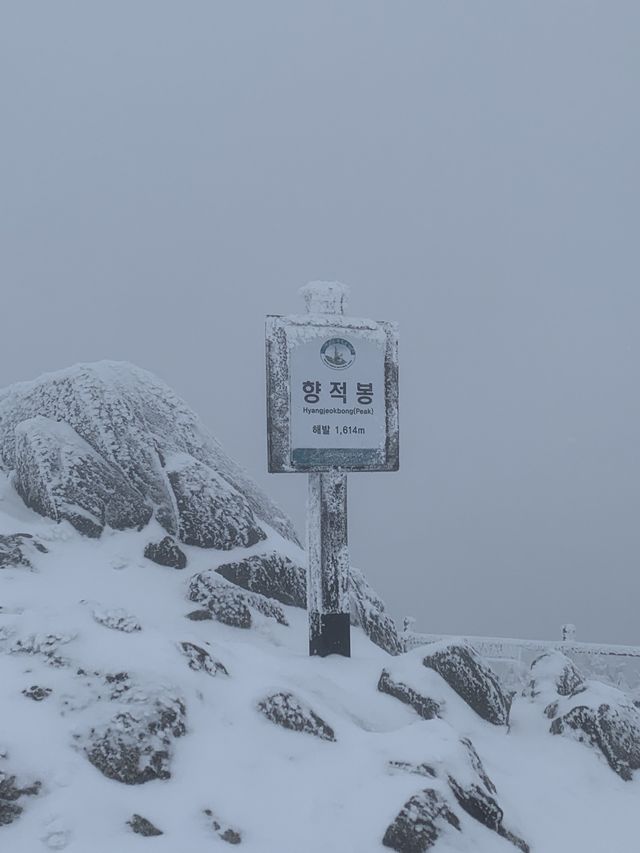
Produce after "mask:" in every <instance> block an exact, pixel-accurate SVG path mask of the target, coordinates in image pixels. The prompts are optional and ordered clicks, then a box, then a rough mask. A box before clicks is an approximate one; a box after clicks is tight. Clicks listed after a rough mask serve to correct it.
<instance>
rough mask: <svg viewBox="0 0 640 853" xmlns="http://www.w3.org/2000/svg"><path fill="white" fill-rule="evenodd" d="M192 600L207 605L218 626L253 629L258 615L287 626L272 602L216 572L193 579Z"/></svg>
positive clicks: (206, 572)
mask: <svg viewBox="0 0 640 853" xmlns="http://www.w3.org/2000/svg"><path fill="white" fill-rule="evenodd" d="M189 598H190V599H191V601H197V602H198V603H199V604H204V605H205V607H206V608H207V609H208V610H209V612H210V613H211V615H212V616H213V617H214V619H217V620H218V622H224V624H225V625H231V626H232V627H234V628H251V626H252V625H253V622H254V619H255V614H256V613H260V614H261V615H262V616H266V617H268V618H270V619H275V620H276V622H278V623H279V624H280V625H287V624H288V623H287V618H286V616H285V615H284V610H283V609H282V608H281V607H279V606H278V605H277V604H275V603H274V602H273V601H270V600H269V599H268V598H265V597H264V596H263V595H258V593H257V592H246V591H245V590H243V589H241V588H240V587H236V586H234V585H233V584H230V583H229V582H228V581H226V580H224V579H223V578H222V577H220V575H219V574H218V573H217V572H215V571H214V570H213V569H207V570H206V571H204V572H200V573H199V574H197V575H194V576H193V578H192V579H191V582H190V584H189Z"/></svg>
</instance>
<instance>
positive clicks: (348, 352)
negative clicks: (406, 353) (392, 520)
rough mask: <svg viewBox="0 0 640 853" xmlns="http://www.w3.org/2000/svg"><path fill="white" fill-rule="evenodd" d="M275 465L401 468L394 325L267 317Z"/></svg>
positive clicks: (285, 468) (313, 468)
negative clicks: (399, 459) (399, 462)
mask: <svg viewBox="0 0 640 853" xmlns="http://www.w3.org/2000/svg"><path fill="white" fill-rule="evenodd" d="M267 356H268V358H267V369H268V400H269V404H268V409H269V413H268V415H269V416H268V429H269V451H270V452H269V469H270V470H271V471H307V472H308V471H318V470H320V471H322V470H328V469H329V468H342V469H344V470H346V471H349V470H351V471H384V470H397V467H398V464H397V398H398V393H397V390H398V389H397V335H396V330H395V326H394V325H393V324H390V323H379V322H373V321H370V320H354V319H353V318H350V317H344V318H343V317H336V316H332V317H330V318H329V317H321V318H319V317H318V316H311V317H310V316H308V315H305V316H302V317H289V318H285V317H269V318H268V319H267Z"/></svg>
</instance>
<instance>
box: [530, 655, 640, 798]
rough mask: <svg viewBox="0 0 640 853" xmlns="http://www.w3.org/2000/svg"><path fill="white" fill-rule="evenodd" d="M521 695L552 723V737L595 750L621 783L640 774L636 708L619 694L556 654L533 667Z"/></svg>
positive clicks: (639, 724) (639, 722)
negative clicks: (526, 685)
mask: <svg viewBox="0 0 640 853" xmlns="http://www.w3.org/2000/svg"><path fill="white" fill-rule="evenodd" d="M523 697H525V698H527V699H529V700H530V701H531V702H533V703H535V704H537V705H538V706H539V707H540V709H541V710H543V711H544V714H545V715H546V716H547V717H548V718H549V719H550V720H551V726H550V729H549V731H550V732H551V734H554V735H565V736H567V737H571V738H572V739H574V740H577V741H579V742H581V743H586V744H588V745H590V746H592V747H594V748H595V749H597V750H598V751H599V752H600V753H601V754H602V755H603V756H604V758H605V759H606V761H607V763H608V764H609V767H611V769H612V770H613V771H614V772H615V773H617V774H618V776H620V777H621V778H622V779H625V780H627V781H629V780H631V779H632V778H633V772H634V771H635V770H640V709H638V708H637V706H636V705H635V704H634V702H633V699H632V698H631V697H630V696H627V695H626V694H625V693H623V692H622V691H621V690H618V689H617V688H615V687H611V686H610V685H606V684H602V683H600V682H598V681H593V680H588V679H585V678H584V677H583V676H582V673H581V672H580V671H579V670H578V668H577V667H576V666H575V664H574V663H573V662H572V661H571V660H570V659H569V658H568V657H566V656H565V655H563V654H562V653H561V652H559V651H555V652H550V653H548V654H544V655H541V656H540V657H539V658H537V659H536V660H535V661H534V662H533V663H532V665H531V679H530V682H529V685H528V687H527V688H525V690H524V691H523Z"/></svg>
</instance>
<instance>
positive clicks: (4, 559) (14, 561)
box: [0, 533, 47, 569]
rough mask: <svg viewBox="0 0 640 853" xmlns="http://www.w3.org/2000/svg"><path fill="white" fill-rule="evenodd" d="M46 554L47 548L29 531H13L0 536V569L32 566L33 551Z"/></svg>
mask: <svg viewBox="0 0 640 853" xmlns="http://www.w3.org/2000/svg"><path fill="white" fill-rule="evenodd" d="M35 552H37V553H40V554H46V553H47V549H46V548H45V547H44V545H43V544H42V543H41V542H38V540H37V539H34V538H33V536H31V535H30V534H29V533H13V534H11V535H10V536H0V569H8V568H13V567H16V566H26V567H27V568H29V569H30V568H32V567H33V564H32V562H31V560H32V559H33V556H34V553H35Z"/></svg>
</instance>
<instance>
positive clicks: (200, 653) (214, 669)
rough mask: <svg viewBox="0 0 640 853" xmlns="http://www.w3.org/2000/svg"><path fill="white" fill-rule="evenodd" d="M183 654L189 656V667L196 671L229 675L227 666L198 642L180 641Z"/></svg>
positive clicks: (214, 674)
mask: <svg viewBox="0 0 640 853" xmlns="http://www.w3.org/2000/svg"><path fill="white" fill-rule="evenodd" d="M179 648H180V651H181V652H182V654H183V655H184V656H185V657H186V658H187V661H188V663H189V669H192V670H193V671H194V672H206V673H207V675H212V676H214V677H215V676H216V675H229V673H228V671H227V668H226V667H225V665H224V664H223V663H221V662H220V661H219V660H216V659H215V658H214V657H213V656H212V655H211V654H210V653H209V652H208V651H207V650H206V649H203V648H202V646H198V645H197V644H196V643H188V642H182V643H179Z"/></svg>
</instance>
